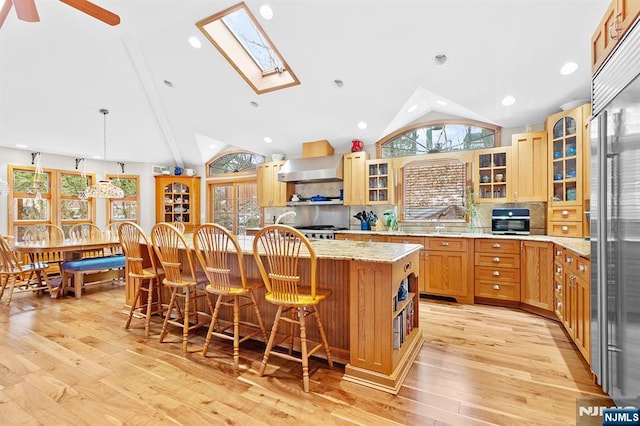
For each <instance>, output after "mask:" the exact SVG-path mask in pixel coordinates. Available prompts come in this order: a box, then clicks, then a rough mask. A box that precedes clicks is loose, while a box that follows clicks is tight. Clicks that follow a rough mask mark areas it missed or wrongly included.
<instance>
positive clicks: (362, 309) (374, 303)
mask: <svg viewBox="0 0 640 426" xmlns="http://www.w3.org/2000/svg"><path fill="white" fill-rule="evenodd" d="M238 242H239V243H240V246H241V248H242V251H243V256H244V267H245V272H246V274H247V277H248V278H256V279H260V272H259V270H258V267H257V264H256V262H255V260H254V257H253V237H251V236H240V237H238ZM311 244H312V247H313V249H314V250H315V254H316V258H317V283H318V286H319V287H324V288H328V289H330V290H331V296H329V297H328V298H327V299H326V300H324V301H323V302H322V303H320V304H319V305H318V308H317V309H318V312H319V314H320V317H321V319H322V322H323V324H324V328H325V332H326V335H327V340H328V342H329V346H330V349H331V353H332V357H333V358H334V361H337V362H339V363H343V364H345V374H344V379H345V380H348V381H351V382H356V383H359V384H362V385H365V386H369V387H373V388H376V389H379V390H383V391H385V392H389V393H393V394H396V393H397V392H398V391H399V389H400V386H401V385H402V382H403V380H404V378H405V377H406V375H407V373H408V371H409V369H410V368H411V365H412V363H413V360H414V359H415V357H416V356H417V354H418V352H419V350H420V348H421V346H422V343H423V336H422V332H421V330H420V327H419V325H420V322H419V309H418V303H419V291H418V274H419V270H420V259H419V253H420V250H421V249H422V246H421V245H419V244H401V243H372V242H359V241H333V240H312V241H311ZM301 257H302V259H301V262H300V264H299V268H300V271H301V273H302V275H303V276H305V275H308V274H309V270H310V268H309V262H308V261H305V260H306V259H304V257H305V256H304V253H302V254H301ZM230 263H231V269H232V270H234V271H235V272H236V273H237V262H236V258H235V256H233V257H232V259H230ZM199 274H200V275H201V278H204V275H203V273H202V271H199ZM199 281H201V280H200V279H199ZM203 281H206V279H204V280H203ZM401 287H402V289H401ZM264 292H265V290H264V288H262V289H261V290H260V291H259V292H258V294H257V299H258V304H259V307H260V312H261V314H262V318H263V319H264V321H265V327H267V329H270V328H271V326H272V324H273V318H274V317H275V311H276V307H275V306H274V305H272V304H270V303H267V302H266V301H265V300H264ZM127 294H130V292H129V291H127ZM202 302H203V301H202ZM202 302H201V303H202ZM201 307H202V308H204V304H202V305H201ZM220 318H221V319H227V320H228V319H230V318H232V315H231V311H230V310H223V311H221V313H220ZM241 320H242V321H247V322H250V323H253V324H255V323H256V322H257V321H256V319H255V314H254V313H253V312H252V310H250V309H246V310H244V312H242V313H241ZM307 338H308V340H309V341H311V342H313V343H312V344H315V343H317V342H319V339H320V337H319V333H318V330H317V327H316V325H315V323H310V324H308V329H307ZM297 345H298V342H296V343H295V344H294V349H295V348H296V347H297ZM315 356H319V357H321V356H322V354H321V351H320V352H318V353H317V354H316V355H315Z"/></svg>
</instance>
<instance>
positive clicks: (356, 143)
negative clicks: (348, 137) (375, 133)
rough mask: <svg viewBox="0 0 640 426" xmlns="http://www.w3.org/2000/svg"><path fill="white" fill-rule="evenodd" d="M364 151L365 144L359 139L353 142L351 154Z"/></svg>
mask: <svg viewBox="0 0 640 426" xmlns="http://www.w3.org/2000/svg"><path fill="white" fill-rule="evenodd" d="M363 149H364V142H362V141H361V140H358V139H354V140H352V141H351V152H358V151H362V150H363Z"/></svg>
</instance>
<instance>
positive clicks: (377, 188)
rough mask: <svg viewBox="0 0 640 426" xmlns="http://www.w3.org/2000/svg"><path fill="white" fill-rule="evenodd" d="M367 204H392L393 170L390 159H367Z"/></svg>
mask: <svg viewBox="0 0 640 426" xmlns="http://www.w3.org/2000/svg"><path fill="white" fill-rule="evenodd" d="M366 182H367V199H366V204H391V203H393V202H394V198H393V197H394V191H393V189H394V179H393V170H392V169H391V163H390V161H389V160H369V161H367V181H366Z"/></svg>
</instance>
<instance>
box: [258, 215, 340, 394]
mask: <svg viewBox="0 0 640 426" xmlns="http://www.w3.org/2000/svg"><path fill="white" fill-rule="evenodd" d="M253 255H254V257H255V260H256V263H257V264H258V269H259V270H260V275H261V276H262V280H263V281H264V285H265V287H266V288H267V293H266V294H265V300H266V301H267V302H269V303H272V304H274V305H276V306H277V311H276V315H275V319H274V321H273V327H272V328H271V334H270V335H269V341H268V343H267V348H266V349H265V351H264V357H263V359H262V365H261V366H260V376H263V375H264V371H265V369H266V367H267V362H268V360H269V356H270V355H276V356H278V357H281V358H284V359H288V360H294V361H297V362H300V363H302V379H303V385H304V391H305V392H309V357H310V356H311V355H313V354H314V353H315V352H316V351H318V350H319V349H321V348H324V350H325V353H326V356H327V362H328V363H329V367H333V360H332V358H331V351H330V349H329V343H328V342H327V337H326V335H325V332H324V327H323V325H322V321H321V320H320V315H319V313H318V310H317V306H318V304H319V303H320V302H322V301H323V300H324V299H326V298H327V297H329V296H330V295H331V290H329V289H322V288H319V287H317V286H316V274H317V273H316V271H317V259H316V255H315V251H314V250H313V247H312V246H311V244H310V243H309V240H308V239H307V238H306V237H305V236H304V234H303V233H301V232H300V231H298V230H297V229H295V228H292V227H290V226H286V225H267V226H265V227H263V228H262V229H260V230H259V231H258V233H257V234H256V235H255V237H254V241H253ZM301 255H302V256H301ZM301 257H304V258H305V261H306V259H308V261H309V268H310V269H309V273H305V274H302V273H301V271H300V270H299V268H298V266H299V263H300V259H301ZM303 283H304V284H303ZM287 314H289V315H288V316H287ZM308 316H313V317H314V318H315V321H316V325H317V327H318V332H319V334H320V339H321V342H320V343H318V344H317V345H316V346H314V347H313V348H311V350H309V349H308V348H307V343H308V342H307V325H306V319H307V317H308ZM280 321H284V322H286V323H288V324H289V330H288V333H287V334H286V335H284V337H282V338H281V340H280V341H278V342H276V336H277V332H278V326H279V324H280ZM296 326H299V328H300V336H299V339H300V351H301V356H300V357H299V358H298V357H296V356H293V343H294V335H295V327H296ZM286 340H289V351H288V353H283V352H279V351H277V350H274V348H275V347H276V346H278V345H280V344H281V343H283V342H285V341H286Z"/></svg>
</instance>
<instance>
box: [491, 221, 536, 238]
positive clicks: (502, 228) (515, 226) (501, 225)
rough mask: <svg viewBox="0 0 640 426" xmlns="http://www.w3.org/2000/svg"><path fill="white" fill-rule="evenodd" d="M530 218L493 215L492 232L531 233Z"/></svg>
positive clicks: (508, 233)
mask: <svg viewBox="0 0 640 426" xmlns="http://www.w3.org/2000/svg"><path fill="white" fill-rule="evenodd" d="M529 226H530V220H529V219H525V218H514V217H493V218H492V219H491V232H492V233H494V234H507V235H529V233H530V229H529Z"/></svg>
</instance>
